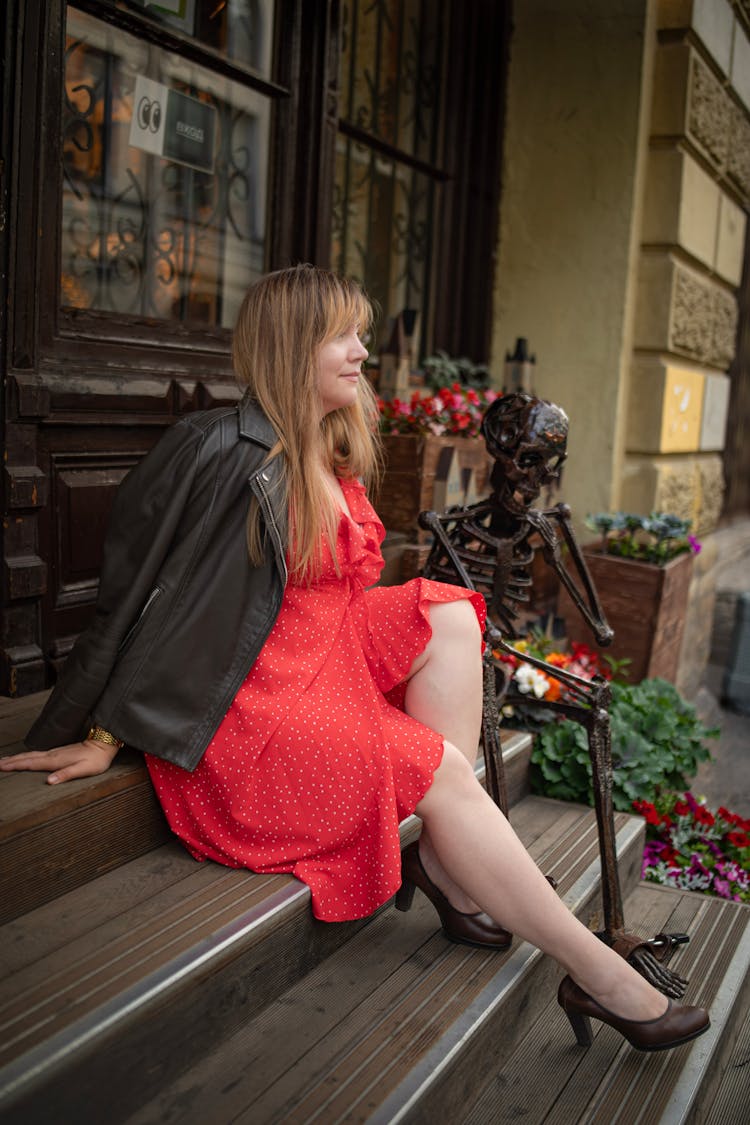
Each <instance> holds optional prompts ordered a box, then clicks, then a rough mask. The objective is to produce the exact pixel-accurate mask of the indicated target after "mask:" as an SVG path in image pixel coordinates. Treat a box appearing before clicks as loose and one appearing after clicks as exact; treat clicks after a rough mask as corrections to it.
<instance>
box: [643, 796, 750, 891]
mask: <svg viewBox="0 0 750 1125" xmlns="http://www.w3.org/2000/svg"><path fill="white" fill-rule="evenodd" d="M633 808H634V810H635V811H636V812H637V813H640V814H641V816H643V817H645V819H646V825H647V828H646V847H645V849H644V853H643V868H642V872H641V877H642V878H643V879H646V880H647V881H649V882H652V883H661V884H662V885H663V886H667V887H673V888H676V889H678V890H684V891H699V892H701V893H703V894H711V895H718V896H720V897H721V898H727V899H734V901H735V902H746V903H750V820H744V819H743V818H742V817H741V816H738V815H737V814H736V813H731V812H729V810H728V809H725V808H723V807H722V808H720V809H718V811H717V812H716V813H712V812H711V811H710V810H709V809H708V808H706V806H705V804H703V803H702V802H700V801H696V799H695V797H694V796H693V794H692V793H689V792H688V793H684V794H682V795H681V794H679V793H669V794H666V795H664V796H660V797H657V798H656V800H655V801H644V800H639V801H634V802H633Z"/></svg>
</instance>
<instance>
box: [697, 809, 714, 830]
mask: <svg viewBox="0 0 750 1125" xmlns="http://www.w3.org/2000/svg"><path fill="white" fill-rule="evenodd" d="M693 820H694V821H695V823H696V824H705V825H707V826H708V827H709V828H712V827H713V826H714V824H716V817H715V816H714V814H713V813H711V812H709V811H708V809H704V808H703V807H702V806H701V805H699V806H698V808H697V809H696V810H695V812H694V813H693Z"/></svg>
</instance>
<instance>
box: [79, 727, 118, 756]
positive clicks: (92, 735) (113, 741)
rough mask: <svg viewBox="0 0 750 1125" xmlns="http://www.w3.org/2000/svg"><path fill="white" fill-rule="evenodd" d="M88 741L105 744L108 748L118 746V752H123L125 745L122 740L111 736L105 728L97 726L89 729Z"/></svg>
mask: <svg viewBox="0 0 750 1125" xmlns="http://www.w3.org/2000/svg"><path fill="white" fill-rule="evenodd" d="M86 740H87V741H89V742H103V743H105V745H106V746H116V747H117V749H118V750H122V748H123V746H124V745H125V743H124V742H123V741H122V739H121V738H115V736H114V735H113V734H110V733H109V731H108V730H105V729H104V727H98V726H96V725H94V726H93V727H91V728H90V729H89V733H88V734H87V735H86Z"/></svg>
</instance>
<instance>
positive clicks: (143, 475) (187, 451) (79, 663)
mask: <svg viewBox="0 0 750 1125" xmlns="http://www.w3.org/2000/svg"><path fill="white" fill-rule="evenodd" d="M202 445H203V432H202V431H201V430H200V429H198V428H196V427H194V426H192V425H191V424H190V419H189V418H185V419H182V420H181V421H180V422H178V423H177V424H176V425H174V426H172V427H170V428H169V429H168V430H166V431H165V433H164V435H163V437H162V438H161V439H160V441H159V442H158V443H157V444H156V446H155V447H154V448H153V449H152V450H151V452H150V453H148V454H147V456H146V457H145V458H144V459H143V460H142V461H141V462H140V463H139V464H138V465H137V466H136V467H135V468H134V469H132V470H131V471H130V473H129V474H128V476H127V477H126V478H125V480H124V481H123V483H122V484H121V485H120V488H119V489H118V493H117V496H116V498H115V503H114V506H113V509H112V515H111V518H110V524H109V529H108V533H107V538H106V541H105V545H104V556H103V561H102V568H101V575H100V580H99V593H98V597H97V603H96V609H95V613H94V619H93V621H92V623H91V625H90V626H89V627H88V629H86V631H85V632H84V633H82V634H81V636H80V637H79V638H78V640H77V642H76V644H75V645H74V647H73V649H72V651H71V653H70V656H69V657H68V660H67V662H66V664H65V668H64V670H63V673H62V675H61V677H60V679H59V681H58V683H57V686H56V687H55V690H54V691H53V693H52V695H51V696H50V698H49V700H48V701H47V704H46V706H45V708H44V710H43V711H42V713H41V715H40V716H39V718H38V719H37V721H36V722H35V723H34V725H33V727H32V728H31V730H30V731H29V733H28V735H27V737H26V744H27V745H28V746H29V747H30V748H32V749H50V748H52V747H54V746H59V745H63V744H65V743H68V742H71V741H76V740H78V739H80V738H82V737H83V736H84V734H85V726H86V723H87V721H88V719H89V716H90V715H91V713H92V711H93V710H94V708H95V706H96V701H97V699H98V698H99V696H100V695H101V693H102V691H103V690H104V687H105V685H106V683H107V680H108V678H109V676H110V675H111V672H112V669H113V667H114V665H115V662H116V660H117V656H118V652H119V650H120V648H121V647H122V646H123V644H124V642H125V640H126V639H127V637H128V634H129V632H130V629H131V628H132V626H133V624H134V623H135V622H136V621H137V620H138V617H139V614H140V612H141V609H142V607H143V604H144V602H145V600H146V598H147V596H148V594H149V591H150V590H151V588H152V586H153V583H154V580H155V577H156V575H157V574H158V572H159V569H160V567H161V566H162V563H163V561H164V559H165V557H166V555H167V553H168V551H169V548H170V544H171V543H172V540H173V538H174V536H175V533H176V530H177V528H178V525H179V524H180V521H181V519H182V517H183V513H184V512H185V509H186V506H187V501H188V498H189V496H190V493H191V488H192V485H193V480H194V477H195V474H196V469H197V465H198V460H199V457H200V453H201V448H202ZM112 733H113V734H115V735H116V734H117V731H113V732H112Z"/></svg>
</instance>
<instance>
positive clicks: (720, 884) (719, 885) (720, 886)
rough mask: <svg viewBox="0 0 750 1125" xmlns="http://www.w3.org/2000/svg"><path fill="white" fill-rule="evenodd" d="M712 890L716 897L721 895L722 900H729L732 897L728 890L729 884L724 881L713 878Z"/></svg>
mask: <svg viewBox="0 0 750 1125" xmlns="http://www.w3.org/2000/svg"><path fill="white" fill-rule="evenodd" d="M714 890H715V891H716V893H717V895H721V897H722V898H731V897H732V893H731V891H730V889H729V883H728V881H727V880H726V879H718V878H715V879H714Z"/></svg>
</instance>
